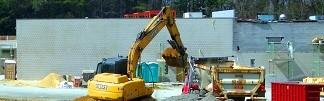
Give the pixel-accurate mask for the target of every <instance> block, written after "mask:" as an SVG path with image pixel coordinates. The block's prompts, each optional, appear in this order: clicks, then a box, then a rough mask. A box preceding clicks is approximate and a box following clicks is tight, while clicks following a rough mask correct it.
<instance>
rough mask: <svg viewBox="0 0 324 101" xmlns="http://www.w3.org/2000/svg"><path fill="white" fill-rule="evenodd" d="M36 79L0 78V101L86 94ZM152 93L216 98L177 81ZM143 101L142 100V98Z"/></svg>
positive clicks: (177, 98)
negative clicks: (185, 91)
mask: <svg viewBox="0 0 324 101" xmlns="http://www.w3.org/2000/svg"><path fill="white" fill-rule="evenodd" d="M35 82H36V81H24V82H22V81H20V82H18V83H16V82H14V83H13V82H12V81H3V80H0V101H1V100H16V101H26V100H27V101H44V100H46V101H62V100H65V101H66V100H75V99H77V98H80V97H83V96H86V94H87V90H86V88H40V87H35V86H33V85H32V84H35ZM155 87H156V89H155V91H154V93H153V94H152V98H151V99H148V100H144V101H152V99H153V100H157V101H196V100H201V101H210V100H215V99H216V98H215V97H214V96H212V95H211V94H210V93H207V94H206V96H205V97H198V95H197V94H190V95H181V88H182V84H179V83H158V84H157V86H155ZM270 94H271V93H270V89H269V87H267V93H266V98H267V99H268V101H269V100H270ZM142 101H143V100H142Z"/></svg>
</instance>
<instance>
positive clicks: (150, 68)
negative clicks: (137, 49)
mask: <svg viewBox="0 0 324 101" xmlns="http://www.w3.org/2000/svg"><path fill="white" fill-rule="evenodd" d="M140 65H141V67H139V66H138V68H137V69H136V76H137V77H141V78H143V80H144V81H145V82H158V81H159V64H158V63H155V62H148V63H146V62H142V63H141V64H140ZM140 71H141V72H140Z"/></svg>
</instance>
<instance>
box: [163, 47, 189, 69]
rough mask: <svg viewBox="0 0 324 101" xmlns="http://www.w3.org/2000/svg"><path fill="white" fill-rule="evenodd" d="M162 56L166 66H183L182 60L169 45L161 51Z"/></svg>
mask: <svg viewBox="0 0 324 101" xmlns="http://www.w3.org/2000/svg"><path fill="white" fill-rule="evenodd" d="M162 57H163V58H164V60H165V62H166V64H167V65H168V66H172V67H184V64H185V63H184V60H183V58H182V57H181V55H180V53H179V52H178V51H177V50H176V49H173V48H171V47H170V48H167V49H165V50H164V51H163V53H162Z"/></svg>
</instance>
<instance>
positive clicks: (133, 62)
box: [127, 6, 187, 79]
mask: <svg viewBox="0 0 324 101" xmlns="http://www.w3.org/2000/svg"><path fill="white" fill-rule="evenodd" d="M171 10H172V9H171V7H170V6H166V7H163V8H162V10H161V11H160V13H159V14H158V15H156V16H154V17H153V18H152V20H151V21H150V22H149V24H148V25H147V26H146V27H145V29H144V30H143V31H141V32H140V33H139V34H138V36H137V38H136V41H135V42H134V43H133V45H132V47H131V49H130V51H129V53H128V64H127V73H128V76H130V78H131V79H132V78H134V77H135V70H136V66H137V63H138V61H139V59H140V56H141V53H142V51H143V50H144V48H145V47H146V46H147V45H148V44H149V43H150V42H151V41H152V39H153V38H154V37H155V36H156V35H157V34H158V33H159V32H160V31H161V30H162V28H163V27H164V26H166V27H167V29H168V31H169V33H170V36H171V39H172V40H168V42H169V43H170V45H171V46H172V48H167V49H166V50H165V51H164V53H163V55H162V57H163V58H164V59H165V60H166V64H167V65H170V66H174V67H184V66H185V65H186V61H187V54H186V52H185V51H186V49H185V47H184V46H183V43H182V41H181V38H180V34H179V31H178V28H177V26H176V23H175V18H174V16H173V13H172V11H171Z"/></svg>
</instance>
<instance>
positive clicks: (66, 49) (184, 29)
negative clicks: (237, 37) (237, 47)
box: [17, 19, 233, 79]
mask: <svg viewBox="0 0 324 101" xmlns="http://www.w3.org/2000/svg"><path fill="white" fill-rule="evenodd" d="M148 21H149V20H148V19H43V20H36V19H35V20H17V47H18V48H17V66H18V67H17V68H18V69H17V70H18V74H17V76H18V79H40V78H42V77H43V76H45V75H47V74H48V73H50V72H54V73H59V74H73V75H79V74H80V73H81V70H82V69H95V68H96V65H97V63H98V62H99V61H101V58H105V57H114V56H117V55H118V54H119V55H123V56H126V55H127V53H128V50H129V47H130V45H131V43H132V42H133V41H134V40H135V38H136V36H137V33H139V32H140V31H141V30H142V29H143V28H144V27H145V26H146V24H147V23H148ZM177 24H178V27H179V30H180V33H181V38H182V40H183V43H184V45H185V46H186V47H187V48H188V50H187V51H188V53H189V54H190V55H191V56H199V55H200V56H202V55H205V56H228V55H232V54H233V53H232V47H233V46H232V45H233V40H232V39H233V19H177ZM167 39H170V38H169V35H168V32H167V30H166V29H163V30H162V31H161V33H160V34H159V35H157V36H156V38H155V39H154V40H153V41H152V42H151V43H150V44H149V46H148V47H147V48H146V49H145V50H144V51H143V55H142V61H155V60H156V59H157V58H159V53H160V50H161V47H162V48H163V47H168V46H169V45H168V44H167V42H166V40H167ZM199 51H200V52H199Z"/></svg>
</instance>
